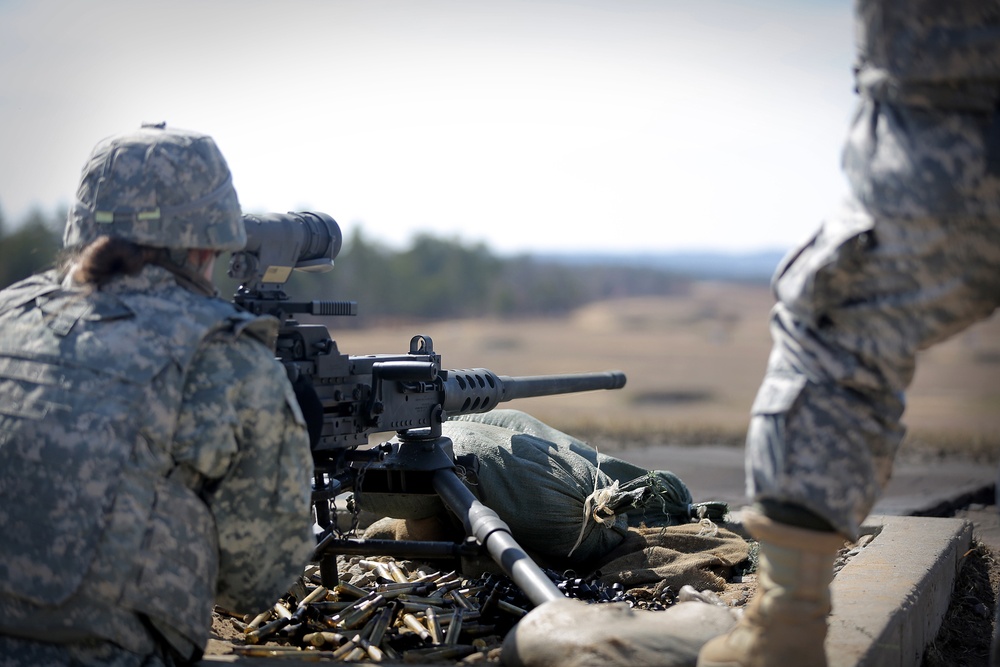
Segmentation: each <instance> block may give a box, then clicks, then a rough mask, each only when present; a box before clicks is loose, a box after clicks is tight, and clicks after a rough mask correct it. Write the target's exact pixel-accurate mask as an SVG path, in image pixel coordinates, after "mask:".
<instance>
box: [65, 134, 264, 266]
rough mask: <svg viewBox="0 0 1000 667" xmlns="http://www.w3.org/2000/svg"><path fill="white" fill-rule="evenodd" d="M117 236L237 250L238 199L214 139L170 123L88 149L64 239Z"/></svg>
mask: <svg viewBox="0 0 1000 667" xmlns="http://www.w3.org/2000/svg"><path fill="white" fill-rule="evenodd" d="M103 235H109V236H118V237H120V238H124V239H126V240H129V241H132V242H133V243H138V244H140V245H146V246H152V247H155V248H206V249H214V250H239V249H241V248H242V247H243V246H244V245H245V244H246V230H245V229H244V227H243V220H242V217H241V211H240V203H239V200H238V199H237V197H236V190H235V189H234V188H233V183H232V176H231V174H230V173H229V166H228V165H227V164H226V160H225V158H223V157H222V153H221V152H220V151H219V148H218V147H217V146H216V145H215V142H214V141H213V140H212V138H211V137H209V136H207V135H204V134H199V133H196V132H190V131H187V130H176V129H172V128H170V129H168V128H167V127H166V126H165V124H163V123H159V124H156V125H149V124H145V125H143V126H142V127H141V128H140V129H139V130H137V131H135V132H130V133H127V134H122V135H118V136H114V137H109V138H107V139H104V140H103V141H101V142H100V143H99V144H97V146H96V147H95V148H94V150H93V152H92V153H91V154H90V159H89V160H88V161H87V163H86V164H85V165H84V167H83V173H82V174H81V176H80V188H79V190H78V191H77V195H76V203H75V204H74V206H73V207H72V208H71V209H70V212H69V215H68V218H67V221H66V230H65V233H64V235H63V245H64V246H66V247H71V246H76V245H88V244H90V243H92V242H93V241H94V240H96V239H97V237H99V236H103Z"/></svg>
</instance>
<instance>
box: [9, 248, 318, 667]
mask: <svg viewBox="0 0 1000 667" xmlns="http://www.w3.org/2000/svg"><path fill="white" fill-rule="evenodd" d="M276 324H277V323H276V322H275V321H274V320H273V319H270V318H254V317H252V316H249V315H246V314H242V313H239V312H237V311H236V310H235V308H234V307H233V306H232V305H231V304H228V303H226V302H225V301H222V300H220V299H215V298H207V297H203V296H199V295H196V294H194V293H193V292H190V291H188V290H186V289H183V288H181V287H179V286H178V284H177V282H176V280H175V279H174V276H173V275H172V274H171V273H169V272H168V271H166V270H165V269H163V268H160V267H156V266H147V267H146V268H145V269H143V271H142V272H141V273H140V274H139V275H137V276H134V277H120V278H117V279H115V280H114V281H112V282H111V283H110V284H108V285H107V286H106V287H105V288H103V289H102V290H100V291H95V292H88V291H84V290H80V289H75V288H72V287H68V288H67V287H65V286H60V285H59V284H58V283H56V282H55V279H54V276H53V275H52V274H49V275H45V276H39V277H35V278H31V279H28V280H26V281H23V282H22V283H19V284H17V285H14V286H12V287H10V288H8V289H7V290H4V291H3V292H0V422H2V423H0V433H2V434H3V436H2V437H0V460H2V465H0V499H2V502H0V532H2V533H3V534H4V535H5V536H9V537H10V539H5V540H4V541H3V543H2V544H0V634H2V635H7V636H16V637H20V638H23V639H33V640H38V641H42V642H53V643H56V644H59V643H64V644H66V650H67V651H73V650H84V649H81V648H80V647H90V648H87V649H86V650H91V649H92V648H93V647H94V646H96V647H97V649H94V650H104V649H100V641H101V640H106V641H108V642H111V643H113V644H115V645H117V646H118V647H120V649H123V650H125V651H127V652H129V653H131V654H134V655H137V656H155V655H170V654H171V653H172V652H176V653H179V654H180V655H182V656H191V655H196V654H197V652H198V650H200V649H201V648H203V647H204V645H205V643H206V642H207V639H208V630H209V624H210V618H211V609H212V604H213V601H217V602H218V603H219V604H223V605H225V606H226V607H228V608H231V609H233V610H236V611H245V612H249V611H256V610H259V609H260V608H262V607H267V606H270V605H271V604H272V603H273V600H274V599H276V597H277V596H278V595H279V594H280V593H281V592H283V591H284V590H286V589H287V587H288V585H289V584H290V583H291V582H292V581H293V579H294V577H295V576H297V575H298V574H300V573H301V571H302V570H301V568H302V566H303V565H304V564H305V562H306V561H307V559H308V557H309V555H310V553H311V550H312V547H313V546H314V544H315V539H314V537H313V535H312V531H311V525H312V516H311V509H310V502H309V501H310V493H311V479H312V458H311V454H310V451H309V445H308V437H307V435H306V431H305V427H304V422H303V420H302V416H301V414H300V412H299V409H298V405H297V403H296V402H295V399H294V395H293V393H292V390H291V386H290V384H289V383H288V381H287V379H286V377H285V373H284V370H283V369H282V367H281V365H280V364H278V363H277V362H276V361H275V359H274V357H273V354H272V352H271V351H270V350H269V349H268V347H266V346H265V345H264V344H262V342H261V341H262V340H264V339H269V338H271V337H273V335H274V333H275V331H276V329H275V327H276ZM165 644H166V645H168V646H169V650H168V649H167V648H165V647H164V645H165ZM4 646H5V647H7V648H9V649H11V650H12V651H13V650H14V649H15V648H17V649H18V650H23V651H25V656H26V657H25V661H23V662H22V663H21V664H31V659H30V656H31V655H34V654H36V653H37V652H38V651H41V650H43V649H42V648H39V646H38V645H36V644H35V643H34V642H29V641H23V642H14V641H12V640H10V641H6V640H5V644H4ZM44 650H48V649H44ZM7 659H8V660H9V661H12V660H15V656H13V655H12V654H11V655H8V656H7ZM122 659H123V660H124V658H122ZM150 659H151V660H152V658H150ZM122 664H126V663H124V662H123V663H122ZM149 664H156V661H155V660H154V661H153V662H150V663H149Z"/></svg>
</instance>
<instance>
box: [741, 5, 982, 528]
mask: <svg viewBox="0 0 1000 667" xmlns="http://www.w3.org/2000/svg"><path fill="white" fill-rule="evenodd" d="M855 10H856V11H855V13H856V18H857V29H858V30H857V37H858V48H859V62H858V67H857V78H856V80H857V86H858V91H859V94H860V102H859V106H858V109H857V112H856V116H855V119H854V122H853V124H852V126H851V129H850V132H849V135H848V137H847V140H846V142H845V147H844V154H843V166H844V170H845V173H846V175H847V177H848V181H849V183H850V186H851V193H852V194H851V197H850V198H849V200H848V201H847V202H846V203H845V204H844V206H843V207H842V208H841V209H840V210H839V211H837V212H836V213H835V214H834V215H833V216H831V217H830V218H828V219H827V220H825V221H824V222H823V224H822V225H821V227H820V229H819V230H818V231H817V232H816V234H815V235H814V236H813V237H812V238H811V239H810V240H809V241H807V242H806V243H805V244H804V245H803V246H801V247H800V248H798V249H797V250H796V251H794V252H793V253H791V254H790V255H789V256H788V257H787V258H786V259H785V260H784V261H783V262H782V265H781V266H779V268H778V270H777V272H776V274H775V277H774V281H773V288H774V291H775V294H776V297H777V300H778V303H777V305H776V306H775V308H774V310H773V312H772V319H771V331H772V337H773V341H774V346H773V350H772V352H771V357H770V360H769V363H768V369H767V374H766V376H765V378H764V381H763V383H762V385H761V387H760V390H759V392H758V395H757V398H756V400H755V402H754V405H753V410H752V412H753V417H752V421H751V425H750V429H749V432H748V437H747V471H748V474H747V481H748V490H749V493H750V494H751V495H753V496H755V497H756V498H757V499H772V500H777V501H779V502H787V503H792V504H796V505H799V506H802V507H805V508H806V509H808V510H811V511H812V512H814V513H816V514H818V515H819V516H820V517H822V518H824V519H826V520H827V521H828V522H829V523H830V524H831V525H832V526H833V527H834V528H835V529H836V530H838V531H840V532H842V533H844V534H845V535H847V536H851V537H856V536H857V534H858V529H859V525H860V523H861V521H862V520H863V519H864V518H865V517H866V516H867V515H868V513H869V511H870V510H871V508H872V506H873V505H874V503H875V501H876V499H877V497H878V495H879V493H880V491H881V489H882V488H883V487H884V486H885V484H886V482H887V481H888V479H889V475H890V472H891V469H892V461H893V457H894V455H895V453H896V450H897V448H898V445H899V443H900V441H901V439H902V436H903V432H904V429H903V427H902V425H901V423H900V419H901V417H902V414H903V409H904V405H905V404H904V390H905V389H906V387H907V386H908V385H909V383H910V381H911V380H912V378H913V373H914V360H915V356H916V354H917V352H918V351H919V350H921V349H924V348H927V347H928V346H930V345H932V344H934V343H937V342H940V341H942V340H944V339H945V338H947V337H948V336H950V335H952V334H955V333H956V332H959V331H961V330H963V329H965V328H966V327H968V326H970V325H971V324H973V323H975V322H976V321H979V320H982V319H984V318H986V317H988V316H989V315H990V314H991V313H992V312H993V311H994V310H995V309H996V308H997V305H998V303H1000V113H998V109H1000V107H998V102H1000V3H998V2H996V1H995V0H991V1H989V2H984V1H975V0H918V1H916V2H913V1H909V0H885V1H877V0H858V1H857V2H856V7H855Z"/></svg>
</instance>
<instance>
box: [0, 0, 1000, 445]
mask: <svg viewBox="0 0 1000 667" xmlns="http://www.w3.org/2000/svg"><path fill="white" fill-rule="evenodd" d="M850 10H851V3H850V2H849V0H805V1H803V0H795V1H793V0H762V1H760V2H753V3H746V2H736V1H725V0H700V1H699V2H674V1H663V0H502V1H500V0H486V1H483V2H475V3H471V2H462V1H460V0H426V1H424V2H420V3H413V2H407V1H406V0H336V1H321V0H286V1H284V2H282V3H275V2H268V1H266V0H200V1H194V0H171V1H170V2H162V1H157V0H127V1H126V0H95V1H93V2H88V3H79V2H73V1H72V0H32V1H30V2H29V1H27V0H0V146H3V154H2V156H0V285H7V284H9V283H10V282H13V281H14V280H16V279H19V278H21V277H24V276H27V275H29V274H30V273H32V272H34V271H36V270H39V269H41V268H43V267H46V266H49V265H51V263H52V261H53V259H54V257H55V254H56V252H57V250H58V247H59V245H60V238H61V230H62V224H63V220H64V217H65V210H66V208H67V207H68V206H69V205H70V204H71V203H72V199H73V195H74V190H75V187H76V182H77V178H78V175H79V171H80V168H81V167H82V166H83V162H84V160H85V158H86V156H87V154H88V153H89V151H90V150H91V148H92V147H93V145H94V144H95V143H96V142H97V141H98V140H100V139H101V138H103V137H105V136H108V135H110V134H115V133H119V132H123V131H127V130H130V129H132V128H135V127H137V126H138V125H139V124H140V123H141V122H143V121H166V122H167V123H168V124H170V125H173V126H177V127H184V128H188V129H194V130H199V131H202V132H206V133H208V134H211V135H212V136H213V137H214V138H215V139H216V141H217V142H218V144H219V146H220V147H221V148H222V150H223V152H224V153H225V154H226V156H227V159H228V161H229V164H230V167H231V169H232V171H233V176H234V182H235V184H236V187H237V190H238V192H239V194H240V200H241V203H242V205H243V207H244V210H246V211H248V212H264V211H288V210H318V211H323V212H325V213H328V214H330V215H332V216H333V217H334V218H336V219H337V221H338V222H339V223H340V225H341V227H342V229H343V230H344V233H345V238H346V241H345V247H344V250H343V252H342V253H341V256H340V257H338V259H337V262H336V267H335V268H334V270H333V271H332V272H330V273H328V274H322V275H311V276H304V277H303V276H296V277H295V278H294V280H293V281H292V283H291V284H290V291H291V292H292V293H293V294H294V295H295V296H296V297H298V298H325V299H352V300H356V301H358V302H359V310H360V314H359V316H358V317H356V318H340V319H338V320H336V321H332V322H328V326H329V327H330V329H331V332H332V333H333V335H334V337H335V338H336V339H337V341H338V343H339V345H340V349H341V351H344V352H347V353H350V354H369V353H399V352H403V351H405V350H406V349H407V346H408V341H409V338H410V336H411V335H413V334H414V333H424V334H427V335H430V336H432V337H433V339H434V341H435V344H436V348H437V349H438V351H439V352H440V353H441V354H442V355H443V358H444V362H445V365H446V366H448V367H452V368H461V367H479V366H482V367H487V368H490V369H491V370H494V371H495V372H497V373H499V374H504V375H529V374H539V373H554V372H559V373H563V372H574V371H583V370H605V369H611V368H614V369H620V370H623V371H625V372H626V374H627V375H628V378H629V381H628V385H627V386H626V388H625V389H623V390H622V391H619V392H612V393H609V392H598V393H593V394H587V395H579V396H573V397H561V398H546V399H537V400H536V401H534V402H529V401H524V402H522V404H519V405H513V404H512V405H511V407H521V408H523V409H528V410H529V411H531V412H533V413H535V414H537V415H538V416H540V417H542V418H543V419H545V420H547V421H550V422H551V423H553V424H554V425H556V426H558V427H560V428H564V429H565V430H572V431H575V432H577V433H585V434H592V435H593V437H594V438H597V439H600V440H601V441H602V442H604V443H606V444H607V445H608V446H614V445H615V443H618V442H621V441H625V440H628V441H630V442H636V441H639V442H650V443H654V444H656V443H674V442H680V443H686V444H714V443H724V444H733V445H739V444H741V443H742V436H743V432H744V430H745V426H746V422H747V419H748V411H749V408H750V404H751V403H752V400H753V395H754V393H755V391H756V388H757V385H758V383H759V381H760V378H761V375H762V373H763V370H764V365H765V363H766V359H767V353H768V350H769V347H770V343H769V338H768V332H767V316H768V310H769V308H770V306H771V303H772V300H771V296H770V293H769V290H768V287H767V282H768V279H769V277H770V274H771V272H772V271H773V269H774V267H775V265H776V264H777V262H778V261H779V259H780V257H781V256H782V255H783V254H784V253H785V252H786V251H787V250H789V249H790V248H792V247H793V246H794V245H795V244H796V243H797V242H799V241H801V240H802V239H803V238H805V237H806V236H807V235H808V234H809V233H810V232H811V231H812V230H813V229H814V228H815V226H816V225H817V224H818V223H819V222H820V221H821V220H822V218H823V216H824V215H826V214H827V212H828V211H830V210H831V209H832V208H833V207H834V206H836V204H837V202H838V201H839V199H840V198H841V197H842V196H843V193H844V190H845V186H844V183H843V179H842V177H841V175H840V172H839V150H840V143H841V140H842V138H843V136H844V133H845V131H846V128H847V124H848V122H849V120H850V115H851V109H852V104H853V100H852V88H853V84H852V81H851V60H852V45H851V39H852V32H851V31H852V26H851V19H850ZM224 273H225V271H224V266H220V269H219V272H218V281H219V283H220V285H221V286H222V288H221V291H222V295H223V296H224V297H228V296H229V294H231V292H232V290H233V289H234V288H235V285H233V284H232V283H231V282H227V281H226V278H225V275H224ZM998 334H1000V324H998V323H997V318H996V317H994V318H993V319H992V320H991V321H989V322H986V323H984V324H981V325H980V326H978V327H975V328H973V329H972V330H970V331H968V332H966V333H964V334H962V335H961V336H959V337H957V338H956V339H954V340H952V341H949V342H948V343H947V344H945V345H943V346H941V347H939V348H935V349H934V350H931V351H930V352H928V353H926V354H925V355H924V356H923V357H922V359H921V363H920V365H919V370H918V373H917V377H916V380H915V382H914V386H913V388H912V391H911V392H910V396H909V408H908V412H907V422H908V424H909V425H910V426H911V436H910V439H909V443H912V444H911V446H912V447H918V446H928V447H931V448H932V449H933V451H935V452H947V451H951V450H955V449H960V450H962V451H964V452H966V453H971V455H973V456H977V457H982V458H992V459H995V458H997V456H998V454H997V452H998V451H1000V435H998V434H1000V335H998ZM928 443H929V444H928Z"/></svg>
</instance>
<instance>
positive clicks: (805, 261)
mask: <svg viewBox="0 0 1000 667" xmlns="http://www.w3.org/2000/svg"><path fill="white" fill-rule="evenodd" d="M874 227H875V221H874V219H873V218H872V217H871V216H870V215H868V214H866V213H865V212H864V211H863V210H861V208H860V207H859V206H858V205H857V204H856V203H853V202H848V203H846V204H844V206H843V207H842V208H841V210H839V211H838V212H837V214H836V215H834V216H833V217H831V218H830V219H828V220H827V221H826V222H824V223H823V225H822V227H820V229H819V231H817V232H816V234H814V235H813V236H812V238H810V239H809V240H808V241H806V242H805V243H804V244H803V245H802V246H801V247H800V248H799V249H798V251H796V252H793V253H791V254H789V255H788V257H787V258H786V259H785V260H783V262H782V263H781V265H779V267H778V269H777V271H776V272H775V274H774V282H773V287H774V293H775V296H776V297H777V298H778V300H779V301H780V302H781V303H783V304H784V305H785V306H786V307H787V308H788V309H789V310H791V311H792V312H793V313H795V314H796V315H797V316H798V317H801V318H803V319H805V320H806V321H807V322H808V323H810V324H818V325H822V324H823V323H824V317H825V315H826V314H827V313H828V312H829V311H830V310H831V309H832V308H836V307H837V306H839V305H840V304H842V303H844V302H845V301H848V300H850V299H852V298H853V297H852V290H853V288H854V286H855V285H856V283H857V280H858V277H859V274H860V273H861V269H862V268H863V267H864V265H865V262H866V261H867V257H866V255H867V253H868V252H869V251H870V250H871V249H872V248H874V247H875V244H876V238H875V232H874Z"/></svg>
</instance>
